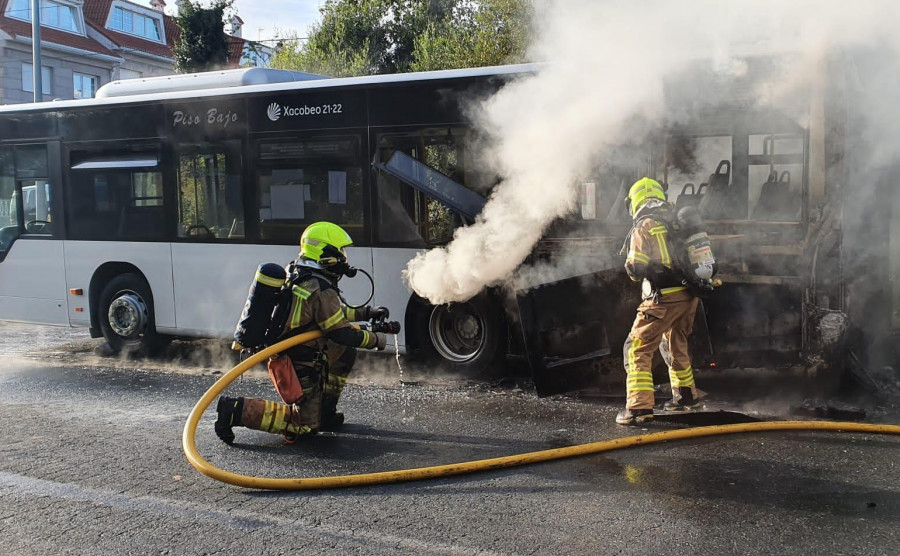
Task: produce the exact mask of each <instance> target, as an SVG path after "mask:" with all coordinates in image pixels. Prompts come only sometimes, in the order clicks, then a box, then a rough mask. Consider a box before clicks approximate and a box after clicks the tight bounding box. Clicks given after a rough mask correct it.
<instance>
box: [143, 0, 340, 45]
mask: <svg viewBox="0 0 900 556" xmlns="http://www.w3.org/2000/svg"><path fill="white" fill-rule="evenodd" d="M131 1H133V2H135V3H136V4H141V5H144V6H149V5H150V0H131ZM201 3H202V4H204V5H206V4H208V1H206V0H201ZM323 3H324V2H323V0H236V1H235V3H234V6H235V7H236V8H237V13H238V15H239V16H241V19H243V20H244V28H243V32H242V36H243V37H244V38H245V39H250V40H254V41H256V40H268V39H273V38H275V37H276V36H278V35H279V34H280V35H281V36H286V35H287V36H294V35H297V36H300V37H305V36H306V30H307V28H308V27H309V26H310V25H311V24H312V23H315V22H316V21H317V20H318V19H319V6H320V5H321V4H323ZM166 13H167V14H170V15H172V14H174V13H175V0H166ZM226 29H227V28H226Z"/></svg>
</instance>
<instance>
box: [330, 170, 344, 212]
mask: <svg viewBox="0 0 900 556" xmlns="http://www.w3.org/2000/svg"><path fill="white" fill-rule="evenodd" d="M328 202H329V203H330V204H332V205H346V204H347V172H341V171H329V172H328Z"/></svg>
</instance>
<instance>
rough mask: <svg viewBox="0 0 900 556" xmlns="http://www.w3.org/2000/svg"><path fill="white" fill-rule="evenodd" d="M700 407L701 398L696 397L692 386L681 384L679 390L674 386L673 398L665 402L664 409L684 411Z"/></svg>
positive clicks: (677, 411) (673, 411)
mask: <svg viewBox="0 0 900 556" xmlns="http://www.w3.org/2000/svg"><path fill="white" fill-rule="evenodd" d="M698 407H700V400H698V399H697V398H695V397H694V391H693V389H691V388H690V387H686V386H681V387H679V388H678V389H677V392H676V391H675V389H674V388H673V391H672V399H671V400H669V401H667V402H666V403H664V404H663V409H664V410H666V411H669V412H672V413H684V412H686V411H691V410H692V409H696V408H698Z"/></svg>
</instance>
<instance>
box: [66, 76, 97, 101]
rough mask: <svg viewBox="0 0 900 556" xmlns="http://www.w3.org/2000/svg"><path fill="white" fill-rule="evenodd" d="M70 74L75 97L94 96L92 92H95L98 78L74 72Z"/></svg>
mask: <svg viewBox="0 0 900 556" xmlns="http://www.w3.org/2000/svg"><path fill="white" fill-rule="evenodd" d="M72 75H73V80H74V81H75V98H94V93H96V92H97V80H98V78H97V77H95V76H93V75H85V74H83V73H75V72H73V73H72Z"/></svg>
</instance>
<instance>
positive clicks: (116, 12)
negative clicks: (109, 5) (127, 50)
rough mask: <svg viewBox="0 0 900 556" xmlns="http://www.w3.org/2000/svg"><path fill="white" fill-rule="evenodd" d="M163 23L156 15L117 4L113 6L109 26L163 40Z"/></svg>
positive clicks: (130, 33)
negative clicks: (161, 26) (152, 15)
mask: <svg viewBox="0 0 900 556" xmlns="http://www.w3.org/2000/svg"><path fill="white" fill-rule="evenodd" d="M161 24H162V22H161V21H160V20H159V19H157V18H155V17H151V16H149V15H146V14H142V13H139V12H136V11H132V10H128V9H125V8H121V7H118V6H116V7H114V8H113V11H112V17H110V19H109V25H108V26H109V28H110V29H112V30H114V31H121V32H122V33H128V34H129V35H136V36H138V37H141V38H144V39H150V40H151V41H156V42H163V40H162V36H163V35H162V30H161V29H160V25H161Z"/></svg>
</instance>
